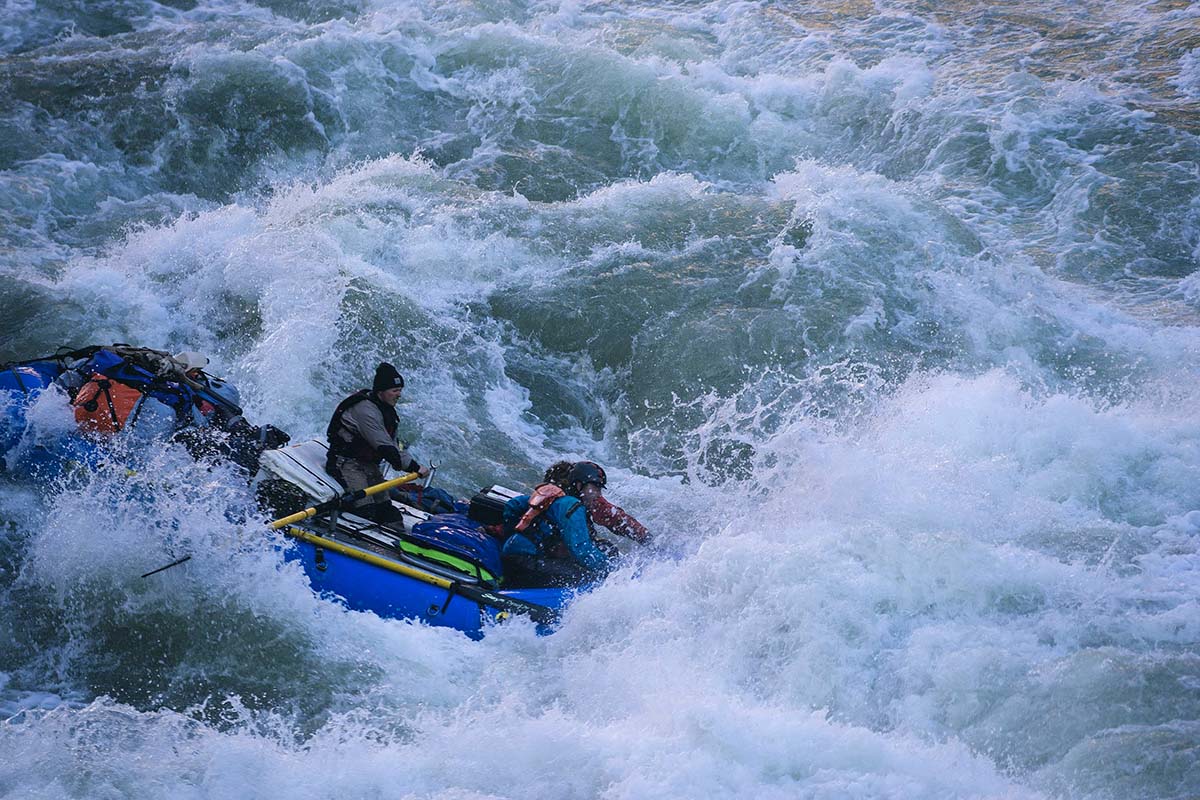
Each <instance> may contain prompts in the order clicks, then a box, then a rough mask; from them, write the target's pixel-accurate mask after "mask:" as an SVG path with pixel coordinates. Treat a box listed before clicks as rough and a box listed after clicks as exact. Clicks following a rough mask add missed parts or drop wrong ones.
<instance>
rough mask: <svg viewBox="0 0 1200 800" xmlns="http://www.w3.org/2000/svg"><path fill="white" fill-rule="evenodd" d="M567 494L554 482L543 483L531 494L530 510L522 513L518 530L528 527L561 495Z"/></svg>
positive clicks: (517, 526)
mask: <svg viewBox="0 0 1200 800" xmlns="http://www.w3.org/2000/svg"><path fill="white" fill-rule="evenodd" d="M566 494H567V493H566V492H564V491H563V490H562V489H560V488H559V487H557V486H555V485H554V484H553V483H543V484H542V485H541V486H539V487H537V488H536V489H534V490H533V494H531V495H530V496H529V510H528V511H526V512H525V513H524V514H522V515H521V519H520V521H518V522H517V525H516V528H517V530H518V531H523V530H525V529H526V528H528V527H529V526H530V525H532V524H533V521H534V520H535V519H537V518H538V517H539V516H540V515H541V513H542V512H543V511H545V510H546V509H547V508H549V507H550V504H551V503H553V502H554V501H555V500H557V499H558V498H560V497H565V496H566Z"/></svg>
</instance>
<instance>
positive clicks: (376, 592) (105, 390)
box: [0, 344, 649, 636]
mask: <svg viewBox="0 0 1200 800" xmlns="http://www.w3.org/2000/svg"><path fill="white" fill-rule="evenodd" d="M208 363H209V362H208V359H207V358H206V357H204V356H203V355H201V354H199V353H195V352H182V353H176V354H171V353H168V352H165V351H160V350H152V349H149V348H143V347H133V346H130V345H126V344H114V345H109V346H91V347H86V348H82V349H76V350H60V351H59V352H57V353H55V354H54V355H51V356H46V357H43V358H36V359H30V360H27V361H20V362H14V363H10V364H5V365H3V366H2V367H0V472H3V473H5V477H6V478H7V479H11V480H21V481H25V482H33V483H35V484H38V485H45V486H51V485H54V484H55V482H57V481H59V480H62V479H63V478H64V477H65V476H67V475H69V474H71V473H73V472H77V471H79V470H87V469H93V468H95V467H96V466H97V465H99V464H100V463H102V462H103V461H104V460H105V459H106V458H110V457H111V454H112V452H113V448H114V445H116V444H118V443H119V444H120V445H122V447H121V451H122V453H130V452H134V453H136V452H137V451H138V450H139V449H146V448H147V446H148V445H150V444H152V443H161V442H164V441H175V442H179V443H181V444H182V445H183V446H184V447H186V448H187V450H188V452H189V453H190V454H191V455H192V456H193V457H194V458H196V459H202V460H203V459H208V460H221V461H226V462H229V463H231V464H234V465H236V466H237V467H238V468H239V469H240V470H242V471H243V472H244V473H245V475H246V477H247V479H248V480H249V481H251V482H252V484H253V485H254V487H255V489H256V491H257V494H258V497H259V499H260V503H261V504H262V505H263V506H264V507H265V508H267V509H268V510H269V511H270V512H271V513H272V515H273V516H274V515H283V516H282V517H281V518H280V519H277V520H276V521H275V522H273V523H271V525H270V527H271V528H273V529H275V530H279V531H281V532H282V533H284V534H286V535H287V542H288V544H287V546H285V547H283V548H282V550H283V557H284V558H285V559H289V560H294V561H298V562H299V563H301V564H302V565H303V567H304V570H305V572H306V574H307V575H308V578H309V580H310V582H311V583H312V587H313V589H314V591H317V592H318V593H321V594H322V595H323V596H328V597H331V598H333V599H336V600H337V601H338V602H341V603H343V604H345V605H346V606H348V607H350V608H353V609H356V610H362V611H371V612H374V613H376V614H379V615H380V616H385V617H392V618H411V619H418V620H421V621H423V622H425V623H427V624H430V625H440V626H447V627H452V628H456V629H458V630H461V631H463V632H465V633H467V634H468V635H470V636H480V635H482V633H483V632H484V631H485V630H486V629H487V627H488V626H490V625H492V624H496V623H498V622H502V621H503V620H505V619H507V618H509V617H511V616H514V615H519V616H524V617H529V618H531V619H533V620H534V621H535V622H536V623H538V630H539V632H543V633H545V632H549V631H551V630H553V626H554V624H555V622H556V621H557V620H558V616H559V612H560V611H561V610H562V609H563V607H564V606H565V605H566V604H567V603H568V602H569V600H570V598H571V597H572V596H574V595H575V594H576V593H577V592H579V591H581V590H584V589H586V588H587V587H588V586H589V585H591V584H594V583H595V582H597V581H599V580H601V579H602V578H603V577H604V575H605V574H607V573H608V572H609V571H610V570H611V569H612V568H613V567H614V565H615V564H616V561H617V559H618V558H619V551H618V549H617V548H616V547H615V546H614V544H613V542H612V540H610V539H608V538H605V536H604V535H602V534H601V533H600V532H598V530H597V525H600V526H603V527H605V528H607V530H608V532H610V533H613V534H616V535H617V536H620V537H624V538H626V539H628V540H630V541H633V542H636V543H639V544H645V543H647V542H648V541H649V534H648V532H647V531H646V529H645V527H644V526H642V525H641V524H640V523H639V522H638V521H637V520H636V519H634V518H633V517H632V516H631V515H630V514H628V513H627V512H625V511H624V510H623V509H621V508H619V507H618V506H615V505H612V504H611V503H609V502H608V501H607V500H606V499H605V498H604V497H603V494H602V492H603V490H604V488H605V486H606V484H607V476H606V474H605V472H604V470H603V468H601V467H600V466H599V465H598V464H595V463H593V462H589V461H581V462H568V461H560V462H557V463H556V464H554V465H552V466H551V467H550V468H549V469H547V471H546V474H545V480H544V482H543V483H542V484H540V485H539V486H537V487H535V488H534V489H533V491H532V492H530V493H528V494H523V493H521V492H518V491H515V490H512V489H508V488H505V487H503V486H499V485H493V486H490V487H487V488H484V489H481V490H480V491H479V492H477V493H476V494H475V495H474V496H473V497H471V498H470V499H468V500H459V499H455V498H454V497H452V496H451V495H450V494H448V493H447V492H445V491H442V490H439V489H437V488H436V487H434V486H433V485H432V479H433V477H434V473H435V471H436V467H432V466H423V465H421V464H420V463H419V462H418V461H417V460H416V459H415V458H414V457H413V456H412V455H411V454H410V453H409V452H408V450H407V449H406V448H405V447H404V446H403V445H402V444H401V443H400V442H399V441H398V440H397V438H396V433H397V427H398V424H397V423H398V416H397V414H396V412H395V405H396V403H397V402H398V400H399V398H400V394H401V392H402V391H403V388H404V378H403V377H402V376H401V375H400V374H399V372H398V371H397V370H396V369H395V367H393V366H392V365H391V364H388V363H382V364H380V365H379V367H378V368H377V369H376V372H375V376H374V380H373V382H372V386H371V388H370V389H363V390H360V391H358V392H355V393H354V394H352V395H350V396H349V397H347V398H345V399H344V400H342V402H340V403H338V404H337V406H336V408H335V409H334V413H333V416H332V418H331V420H330V424H329V428H328V431H327V435H326V437H323V438H317V439H313V440H310V441H305V442H300V443H296V444H291V443H290V439H289V437H288V435H287V434H286V433H284V431H282V430H281V429H280V428H277V427H275V426H273V425H261V426H259V425H254V424H251V423H250V422H249V421H248V420H246V418H245V417H244V416H243V413H242V409H241V406H240V397H239V393H238V391H237V389H236V387H234V386H233V385H232V384H231V383H230V382H229V381H226V380H223V379H221V378H219V377H216V376H214V375H211V374H209V373H208V372H207V371H206V367H207V366H208ZM383 463H387V464H388V465H390V466H391V467H393V468H394V469H396V470H397V471H399V472H400V473H401V474H400V475H399V476H398V477H394V478H391V479H385V477H384V474H383V471H382V469H381V464H383ZM186 560H187V558H186V557H185V558H184V559H180V560H179V561H178V562H176V563H177V564H181V563H183V562H185V561H186ZM148 574H149V573H148Z"/></svg>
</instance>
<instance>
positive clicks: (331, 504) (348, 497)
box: [269, 472, 421, 531]
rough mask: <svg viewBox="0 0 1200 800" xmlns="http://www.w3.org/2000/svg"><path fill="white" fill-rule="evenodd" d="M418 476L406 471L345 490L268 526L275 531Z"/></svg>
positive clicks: (407, 481)
mask: <svg viewBox="0 0 1200 800" xmlns="http://www.w3.org/2000/svg"><path fill="white" fill-rule="evenodd" d="M419 477H421V476H420V474H419V473H416V472H408V473H405V474H404V475H401V476H400V477H398V478H392V479H391V480H390V481H384V482H383V483H377V484H375V485H374V486H368V487H367V488H365V489H359V490H358V491H356V492H346V493H345V494H344V495H342V496H341V497H335V498H333V499H332V500H326V501H325V502H324V503H317V504H316V505H315V506H313V507H312V508H306V509H304V510H303V511H297V512H296V513H295V514H291V515H289V516H286V517H284V518H282V519H277V520H275V521H274V522H272V523H271V524H270V526H269V527H270V528H271V529H272V530H276V531H277V530H279V529H280V528H286V527H287V526H288V525H291V524H292V523H293V522H303V521H304V520H306V519H309V518H310V517H315V516H316V515H317V514H324V513H325V512H326V511H333V510H334V509H335V508H344V507H345V506H348V505H350V504H351V503H356V502H358V501H359V500H362V499H363V498H364V497H370V496H372V495H376V494H379V493H380V492H386V491H387V490H389V489H394V488H396V487H397V486H399V485H400V484H402V483H409V482H410V481H415V480H416V479H417V478H419Z"/></svg>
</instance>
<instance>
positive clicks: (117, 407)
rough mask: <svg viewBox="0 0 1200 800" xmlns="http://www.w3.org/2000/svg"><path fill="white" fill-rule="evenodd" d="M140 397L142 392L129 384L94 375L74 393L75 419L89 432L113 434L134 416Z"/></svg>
mask: <svg viewBox="0 0 1200 800" xmlns="http://www.w3.org/2000/svg"><path fill="white" fill-rule="evenodd" d="M141 400H142V393H141V392H139V391H138V390H137V389H134V388H133V387H132V386H126V385H125V384H123V383H118V382H117V381H114V380H110V379H109V378H106V377H104V376H103V375H100V374H94V375H92V378H91V380H89V381H88V382H87V383H85V384H84V385H83V386H81V387H80V388H79V392H78V393H77V394H76V395H75V400H74V401H73V403H72V405H74V406H75V421H76V422H78V423H79V427H80V429H81V430H83V431H87V432H89V433H116V432H117V431H119V430H121V429H122V428H123V427H125V423H126V422H128V421H129V418H130V416H131V415H135V413H134V412H135V410H136V409H137V407H138V403H140V402H141ZM135 416H136V415H135Z"/></svg>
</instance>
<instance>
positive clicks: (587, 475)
mask: <svg viewBox="0 0 1200 800" xmlns="http://www.w3.org/2000/svg"><path fill="white" fill-rule="evenodd" d="M567 483H569V484H570V485H572V486H575V485H579V486H586V485H587V484H589V483H594V484H596V485H597V486H599V487H600V488H601V489H603V488H604V487H605V486H607V485H608V476H607V475H605V474H604V467H602V466H600V465H599V464H597V463H595V462H594V461H576V462H575V463H574V464H572V465H571V470H570V472H568V473H567Z"/></svg>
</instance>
